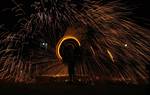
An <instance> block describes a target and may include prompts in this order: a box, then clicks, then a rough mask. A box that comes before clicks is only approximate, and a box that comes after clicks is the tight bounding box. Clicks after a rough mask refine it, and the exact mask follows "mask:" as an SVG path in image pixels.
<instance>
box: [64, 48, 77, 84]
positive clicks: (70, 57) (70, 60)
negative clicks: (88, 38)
mask: <svg viewBox="0 0 150 95" xmlns="http://www.w3.org/2000/svg"><path fill="white" fill-rule="evenodd" d="M64 50H65V51H64V53H63V62H64V63H65V64H67V65H68V74H69V79H70V81H73V80H74V77H75V63H76V58H75V48H74V47H73V46H71V45H70V46H67V47H65V49H64Z"/></svg>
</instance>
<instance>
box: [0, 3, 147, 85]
mask: <svg viewBox="0 0 150 95" xmlns="http://www.w3.org/2000/svg"><path fill="white" fill-rule="evenodd" d="M12 2H13V4H14V7H13V8H7V11H9V12H10V13H12V14H13V15H14V16H15V17H16V18H17V19H16V24H15V25H14V26H13V27H11V28H8V27H7V25H5V24H4V25H1V27H0V79H2V80H8V81H15V82H34V80H35V79H36V77H37V76H40V75H43V74H45V73H46V72H48V74H49V75H55V76H61V75H62V76H63V75H65V74H67V71H66V65H65V64H63V59H62V55H61V50H60V49H61V48H62V47H61V45H62V44H65V43H66V44H69V43H67V40H69V39H70V40H71V39H72V40H74V41H72V43H74V42H76V45H78V46H79V47H80V51H79V57H80V58H78V59H76V60H75V59H72V60H75V61H76V62H77V64H75V74H76V75H77V76H89V77H90V78H91V79H92V80H96V79H97V78H100V79H102V80H112V81H114V80H115V81H124V82H128V81H131V82H136V83H139V82H140V81H144V82H146V81H148V80H147V78H148V71H147V69H146V65H147V64H149V62H150V32H149V30H148V29H145V28H143V27H141V26H139V25H137V24H135V23H134V22H133V21H132V20H130V19H127V17H126V15H128V11H127V10H128V9H127V8H125V7H123V5H122V4H121V3H120V2H118V1H114V2H104V1H102V0H97V1H96V0H79V1H77V0H34V1H31V2H30V4H28V5H25V4H24V3H23V2H19V1H14V0H13V1H12ZM29 5H30V6H29ZM5 11H6V10H5V9H4V10H1V13H3V14H4V13H5ZM65 41H66V42H65ZM63 42H64V43H63ZM70 42H71V41H70ZM71 45H73V44H71ZM73 47H74V46H73ZM87 80H88V79H87Z"/></svg>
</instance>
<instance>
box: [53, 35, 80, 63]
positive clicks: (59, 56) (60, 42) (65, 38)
mask: <svg viewBox="0 0 150 95" xmlns="http://www.w3.org/2000/svg"><path fill="white" fill-rule="evenodd" d="M69 39H72V40H75V41H76V42H77V43H78V45H79V46H81V44H80V41H79V40H78V39H77V38H76V37H73V36H66V37H63V38H62V39H60V41H59V42H58V44H57V46H56V56H57V58H58V59H60V60H62V56H61V55H60V46H61V44H62V43H63V42H64V41H66V40H69Z"/></svg>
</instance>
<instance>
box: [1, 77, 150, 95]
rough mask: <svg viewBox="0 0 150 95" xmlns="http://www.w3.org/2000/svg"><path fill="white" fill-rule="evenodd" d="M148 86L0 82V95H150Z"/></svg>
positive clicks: (57, 82) (49, 81)
mask: <svg viewBox="0 0 150 95" xmlns="http://www.w3.org/2000/svg"><path fill="white" fill-rule="evenodd" d="M148 90H149V89H148V85H145V84H142V85H134V84H125V83H121V82H120V83H118V82H114V83H113V82H108V81H107V82H102V81H101V82H100V81H95V82H94V83H93V82H85V81H84V82H83V81H74V82H68V81H66V80H59V79H48V80H43V79H40V82H37V83H34V84H22V83H6V82H2V81H1V82H0V95H5V94H11V95H47V94H48V95H150V94H149V93H148Z"/></svg>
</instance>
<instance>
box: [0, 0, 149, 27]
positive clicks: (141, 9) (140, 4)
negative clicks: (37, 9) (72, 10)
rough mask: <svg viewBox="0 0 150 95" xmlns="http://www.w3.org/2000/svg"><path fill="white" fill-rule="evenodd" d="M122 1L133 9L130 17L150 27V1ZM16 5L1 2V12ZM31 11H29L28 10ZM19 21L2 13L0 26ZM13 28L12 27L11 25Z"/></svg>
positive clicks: (5, 0) (10, 15)
mask: <svg viewBox="0 0 150 95" xmlns="http://www.w3.org/2000/svg"><path fill="white" fill-rule="evenodd" d="M16 1H19V2H20V1H21V2H23V3H25V4H28V3H30V2H32V1H33V0H16ZM75 1H76V2H81V1H82V0H75ZM103 1H114V0H103ZM120 1H122V2H123V3H124V4H125V6H127V7H129V8H131V9H132V12H133V15H131V16H130V17H131V18H132V19H134V20H135V21H136V22H137V23H138V24H141V25H145V26H146V27H149V24H150V13H149V9H150V5H149V3H148V1H149V0H120ZM13 6H14V4H13V3H12V1H11V0H0V10H2V9H4V8H11V7H13ZM26 10H29V11H30V8H29V9H26ZM15 21H17V20H16V18H15V17H14V16H13V14H10V13H9V12H8V13H7V14H6V15H4V14H3V12H0V24H2V23H7V25H9V24H11V23H13V22H15ZM8 23H9V24H8ZM10 26H11V25H10Z"/></svg>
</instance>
